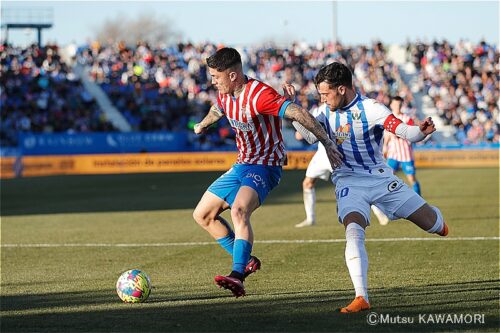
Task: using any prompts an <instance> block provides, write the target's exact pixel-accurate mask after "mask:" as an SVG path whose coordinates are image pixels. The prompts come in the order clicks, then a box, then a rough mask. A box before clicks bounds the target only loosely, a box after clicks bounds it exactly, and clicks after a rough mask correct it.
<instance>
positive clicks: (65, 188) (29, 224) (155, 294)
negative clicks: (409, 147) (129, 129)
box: [0, 169, 500, 332]
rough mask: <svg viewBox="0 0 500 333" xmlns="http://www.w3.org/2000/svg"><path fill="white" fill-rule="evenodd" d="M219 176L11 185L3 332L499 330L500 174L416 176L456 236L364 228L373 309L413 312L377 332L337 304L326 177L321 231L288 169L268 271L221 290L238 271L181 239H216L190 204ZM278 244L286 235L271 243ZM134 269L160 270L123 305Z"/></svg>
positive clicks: (344, 285)
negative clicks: (236, 293) (305, 223)
mask: <svg viewBox="0 0 500 333" xmlns="http://www.w3.org/2000/svg"><path fill="white" fill-rule="evenodd" d="M219 174H220V173H215V172H213V173H190V174H188V173H175V174H135V175H110V176H108V175H102V176H64V177H46V178H25V179H13V180H3V181H2V182H1V215H2V218H1V244H2V247H1V327H0V328H1V331H2V332H188V331H190V332H206V331H210V332H239V331H245V332H247V331H252V332H366V331H368V332H401V331H406V332H415V331H418V332H420V331H423V332H436V331H470V332H497V331H498V329H499V291H500V288H499V282H500V280H499V241H498V232H499V195H498V185H499V179H498V169H422V170H419V171H418V174H417V175H418V176H419V179H420V181H421V184H422V191H423V196H424V197H425V198H426V200H427V201H428V202H429V203H431V204H433V205H436V206H438V207H440V208H441V210H442V212H443V214H444V216H445V219H446V221H447V222H448V224H449V226H450V234H449V238H450V239H452V240H442V239H440V238H439V237H438V236H435V235H429V234H427V233H425V232H423V231H421V230H420V229H418V228H417V227H416V226H414V225H413V224H411V223H410V222H407V221H402V220H399V221H395V222H391V223H390V224H389V225H388V226H380V225H378V224H377V223H376V222H375V221H374V223H373V224H372V226H370V227H369V228H368V229H367V240H369V241H368V242H367V243H366V244H367V250H368V256H369V260H370V267H369V287H370V300H371V303H372V307H373V308H372V311H373V312H376V313H378V314H379V315H383V316H385V318H398V316H399V318H413V320H414V322H413V323H395V322H385V323H379V324H378V325H375V326H372V325H369V324H368V323H367V315H368V313H366V312H365V313H358V314H352V315H342V314H340V313H338V312H336V309H337V308H338V307H340V306H344V305H346V304H347V303H349V302H350V301H351V300H352V298H353V290H352V285H351V281H350V279H349V276H348V272H347V268H346V266H345V263H344V246H345V243H344V242H343V241H342V239H343V238H344V231H343V227H342V226H340V225H339V224H338V222H337V217H336V208H335V206H336V205H335V200H334V196H333V187H332V186H331V185H330V184H328V183H326V182H320V183H318V187H317V201H318V203H317V219H318V225H317V226H315V227H313V228H304V229H297V228H294V224H296V223H298V222H300V221H301V220H302V219H303V218H304V209H303V204H302V189H301V182H302V178H303V175H304V171H286V172H284V176H283V178H282V181H281V184H280V185H279V186H278V188H277V189H276V190H274V191H273V193H271V195H270V196H269V198H268V199H267V201H266V203H265V204H264V205H263V206H262V207H261V208H259V209H258V210H257V211H256V212H255V214H254V215H253V218H252V224H253V227H254V232H255V239H256V241H257V242H256V243H255V244H254V251H253V253H254V254H255V255H257V256H258V257H259V258H260V259H261V260H262V265H263V266H262V270H261V271H259V272H258V273H257V274H254V275H252V276H251V277H250V278H248V280H247V281H246V283H245V286H246V289H247V295H248V296H247V297H244V298H240V299H235V298H233V297H231V296H230V295H229V292H228V291H225V290H220V289H218V288H217V287H216V286H215V285H214V283H213V277H214V276H215V275H217V274H226V273H229V271H230V267H231V260H230V258H229V256H227V255H226V253H225V252H224V251H223V250H222V249H221V248H220V247H218V246H217V245H216V244H215V243H213V244H203V243H202V244H191V245H189V244H188V245H172V243H197V242H204V243H206V242H212V240H211V238H210V237H209V236H208V234H206V233H205V232H204V231H203V230H202V229H201V228H199V227H198V226H197V225H196V224H195V222H194V221H193V219H192V210H193V208H194V206H195V205H196V203H197V202H198V200H199V198H200V197H201V195H202V193H203V192H204V190H205V189H206V188H207V187H208V185H209V184H210V183H211V182H212V181H213V180H214V179H215V178H216V177H217V176H218V175H219ZM225 216H226V217H229V215H228V214H227V213H225ZM471 237H482V238H481V239H473V240H471V239H470V238H471ZM403 238H409V239H407V240H404V239H403ZM415 238H431V239H433V240H432V241H428V240H427V241H425V240H415ZM453 238H458V239H454V240H453ZM461 238H465V239H462V240H461ZM377 239H379V240H380V239H386V241H373V240H377ZM391 239H392V240H391ZM273 240H280V241H288V242H264V241H273ZM300 240H313V241H314V242H298V241H300ZM317 240H338V241H325V242H316V241H317ZM291 241H297V242H291ZM22 244H66V245H67V246H57V247H47V246H45V247H33V246H32V245H30V246H29V247H19V245H22ZM75 244H88V245H92V244H94V245H92V246H74V245H75ZM116 244H133V245H129V246H126V245H124V246H116ZM148 244H149V245H150V246H146V245H148ZM152 244H156V245H157V246H151V245H152ZM68 245H69V246H68ZM131 268H139V269H142V270H144V271H145V272H147V273H148V274H149V276H150V277H151V280H152V282H153V285H154V289H153V291H152V293H151V296H150V298H149V299H148V301H147V302H146V303H142V304H124V303H122V302H121V301H120V300H119V298H118V296H117V295H116V292H115V283H116V280H117V278H118V276H119V275H120V273H121V272H123V271H125V270H127V269H131ZM433 314H452V315H453V314H457V315H461V314H462V315H467V314H471V315H474V314H480V315H482V316H484V317H483V318H484V322H481V323H478V322H476V323H466V322H462V323H451V322H448V323H432V322H419V315H424V316H428V315H433ZM424 318H427V317H424ZM394 320H397V319H393V321H394ZM424 320H425V319H424Z"/></svg>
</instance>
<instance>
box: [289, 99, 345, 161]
mask: <svg viewBox="0 0 500 333" xmlns="http://www.w3.org/2000/svg"><path fill="white" fill-rule="evenodd" d="M285 118H287V119H291V120H292V121H293V122H297V123H298V124H300V125H301V126H302V127H303V128H305V129H307V131H309V132H310V133H312V134H313V135H314V137H315V138H316V139H317V140H319V141H320V142H321V143H322V144H323V145H324V146H325V148H326V151H327V155H328V159H329V160H330V163H331V165H332V167H333V168H334V169H335V168H337V167H338V166H339V165H340V163H341V161H342V155H341V154H340V153H339V151H338V150H337V147H336V146H335V144H334V143H333V141H332V140H330V138H329V137H328V134H327V133H326V131H325V129H324V128H323V127H322V126H321V125H320V123H319V122H318V121H317V120H316V119H315V118H314V117H313V116H312V115H311V114H310V113H309V112H307V111H306V110H304V109H303V108H301V107H300V106H298V105H297V104H294V103H291V104H289V105H288V106H287V108H286V110H285ZM294 126H295V125H294ZM295 128H297V126H295ZM299 128H300V126H299ZM297 129H298V128H297ZM301 134H306V135H307V133H305V132H304V131H301ZM303 136H304V135H303Z"/></svg>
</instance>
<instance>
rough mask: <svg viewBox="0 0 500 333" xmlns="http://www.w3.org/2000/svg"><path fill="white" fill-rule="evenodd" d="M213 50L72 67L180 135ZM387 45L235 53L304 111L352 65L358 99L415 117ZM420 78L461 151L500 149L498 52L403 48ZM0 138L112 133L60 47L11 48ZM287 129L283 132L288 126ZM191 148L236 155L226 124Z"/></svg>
mask: <svg viewBox="0 0 500 333" xmlns="http://www.w3.org/2000/svg"><path fill="white" fill-rule="evenodd" d="M217 48H218V45H216V44H198V45H195V44H191V43H185V44H184V43H180V44H176V45H171V46H168V47H162V48H160V47H152V46H151V45H148V44H147V43H143V42H138V43H137V44H136V45H134V46H128V45H125V44H124V43H115V44H112V45H101V44H99V43H97V42H95V43H92V44H90V45H88V46H84V47H81V48H80V49H79V50H78V52H77V56H76V61H78V62H79V63H80V64H83V65H86V66H87V67H88V68H89V74H90V77H91V78H92V80H94V81H95V82H96V83H97V84H99V85H100V86H101V88H102V89H103V90H104V91H105V92H106V93H107V95H108V97H109V98H110V100H111V102H112V103H113V104H114V106H115V107H116V108H117V109H118V110H119V111H120V112H121V113H122V114H123V115H124V117H125V118H126V119H127V121H128V122H129V123H130V125H131V126H132V128H133V130H136V131H162V130H168V131H185V130H187V129H188V128H190V127H191V128H192V126H193V124H195V123H197V122H199V121H200V120H201V119H202V118H203V117H204V115H205V114H206V112H207V111H208V109H209V107H210V104H211V103H212V102H214V101H215V100H216V89H215V87H213V86H212V84H211V82H210V77H209V75H208V71H207V67H206V64H205V63H204V59H206V58H207V57H208V56H209V55H210V54H212V53H213V52H215V50H216V49H217ZM385 50H386V46H385V45H383V44H382V43H380V42H375V43H373V44H372V45H370V46H355V47H347V46H344V45H343V44H341V43H333V42H328V43H317V44H316V45H307V44H304V43H293V44H292V45H291V46H290V47H288V48H280V47H277V46H274V45H263V46H261V47H248V48H243V49H241V50H240V51H241V54H242V57H243V63H244V64H245V67H246V68H245V69H244V70H245V72H246V73H247V74H248V75H249V76H251V77H255V78H257V79H260V80H262V81H264V82H267V83H269V84H270V85H271V86H273V87H274V88H275V89H277V90H278V91H280V87H281V84H282V83H284V82H290V83H293V84H294V85H295V86H296V88H297V91H298V92H299V94H298V96H297V102H298V103H299V104H301V105H302V106H303V107H304V108H307V109H310V108H312V107H313V106H315V105H316V103H317V92H316V87H315V86H314V81H313V79H314V76H315V74H316V72H317V70H318V69H319V68H320V67H321V66H323V65H324V64H326V63H330V62H332V61H339V62H342V63H345V64H346V65H348V66H349V67H350V68H351V69H352V71H353V73H354V77H355V82H354V84H355V86H356V87H357V88H358V89H359V90H360V92H361V93H362V94H364V95H367V96H369V97H372V98H375V99H377V100H378V101H380V102H381V103H384V104H386V105H387V104H388V103H389V99H390V96H394V95H400V96H402V97H403V98H404V100H405V105H404V109H405V112H411V113H415V112H416V108H415V104H416V103H415V100H414V96H413V94H412V92H411V89H410V87H409V86H408V85H407V84H406V83H405V82H404V80H403V79H402V76H401V74H400V72H399V69H398V66H397V65H395V64H393V63H391V62H390V61H389V60H388V57H387V54H386V51H385ZM407 51H408V52H407V54H408V55H409V56H410V59H409V61H412V62H414V64H415V66H416V68H417V71H418V78H419V80H418V84H419V90H420V91H423V92H424V93H425V94H428V96H429V97H430V98H431V100H432V103H433V105H434V106H435V107H436V109H437V110H438V112H439V115H440V116H441V117H442V118H443V119H444V120H445V122H446V123H447V124H451V125H453V126H455V127H456V129H457V131H456V138H457V140H458V142H460V143H462V144H475V143H481V142H499V137H500V136H499V122H500V119H499V118H500V116H499V109H498V97H499V96H498V94H499V93H498V89H497V84H498V78H497V75H496V74H495V73H497V72H498V70H499V68H498V60H499V59H498V58H499V52H498V50H497V49H496V47H495V46H493V45H490V44H487V43H485V42H481V43H479V44H477V45H474V44H471V43H466V42H463V41H461V42H459V43H457V44H456V45H451V44H449V43H448V42H446V41H444V42H441V43H438V42H435V43H432V44H423V43H420V42H417V43H411V44H408V46H407ZM0 66H1V73H2V76H1V79H0V83H1V98H0V103H1V104H0V106H1V120H2V125H1V140H2V145H6V144H15V141H16V134H17V133H18V132H19V131H24V132H30V131H31V132H87V131H112V130H115V129H114V128H113V126H112V125H111V124H110V123H109V122H108V121H107V120H106V117H105V114H104V113H103V112H102V111H101V110H99V107H98V105H97V103H96V102H95V100H94V99H93V97H92V96H90V95H89V94H88V93H87V92H86V91H85V89H84V88H83V86H82V85H81V83H80V81H79V79H78V78H77V77H76V76H75V74H74V73H73V72H72V70H71V67H70V66H69V65H67V64H65V63H64V62H63V61H62V60H61V58H60V56H59V55H58V46H57V45H47V46H45V47H37V46H36V45H32V46H30V47H28V48H25V49H20V48H15V47H12V46H9V45H3V46H2V52H1V65H0ZM285 126H289V124H285ZM193 145H194V148H195V149H202V150H210V149H214V148H217V149H224V148H225V147H226V148H229V147H234V134H233V132H232V130H231V129H230V127H229V124H228V123H227V121H225V118H223V120H222V121H221V122H220V123H219V124H217V126H214V127H213V128H212V129H211V130H210V131H209V132H208V133H207V134H206V135H203V136H201V137H199V138H198V137H197V138H193Z"/></svg>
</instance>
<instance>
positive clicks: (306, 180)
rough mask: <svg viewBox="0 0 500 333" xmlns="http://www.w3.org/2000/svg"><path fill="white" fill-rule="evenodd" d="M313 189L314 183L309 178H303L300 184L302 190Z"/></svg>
mask: <svg viewBox="0 0 500 333" xmlns="http://www.w3.org/2000/svg"><path fill="white" fill-rule="evenodd" d="M313 187H314V182H313V181H312V179H311V178H308V177H306V178H304V181H303V182H302V188H303V189H304V190H310V189H312V188H313Z"/></svg>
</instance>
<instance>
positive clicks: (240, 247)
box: [217, 217, 252, 274]
mask: <svg viewBox="0 0 500 333" xmlns="http://www.w3.org/2000/svg"><path fill="white" fill-rule="evenodd" d="M219 220H220V221H221V223H222V224H224V226H226V228H227V230H228V234H227V236H224V237H222V238H219V239H217V243H219V245H220V246H221V247H222V248H223V249H224V250H226V252H227V253H229V255H231V256H232V257H233V271H235V272H238V273H240V274H244V273H245V268H246V266H247V264H248V261H249V260H250V253H252V244H250V243H249V242H248V241H246V240H244V239H236V240H235V239H234V232H233V230H232V229H231V226H230V225H229V223H227V221H226V220H224V219H223V218H221V217H219Z"/></svg>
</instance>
